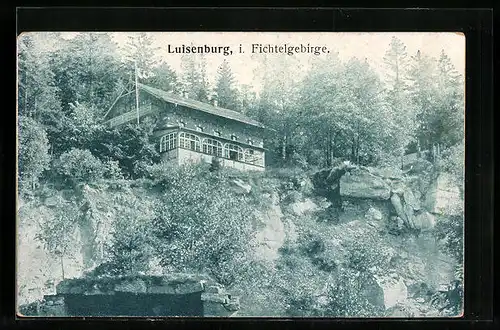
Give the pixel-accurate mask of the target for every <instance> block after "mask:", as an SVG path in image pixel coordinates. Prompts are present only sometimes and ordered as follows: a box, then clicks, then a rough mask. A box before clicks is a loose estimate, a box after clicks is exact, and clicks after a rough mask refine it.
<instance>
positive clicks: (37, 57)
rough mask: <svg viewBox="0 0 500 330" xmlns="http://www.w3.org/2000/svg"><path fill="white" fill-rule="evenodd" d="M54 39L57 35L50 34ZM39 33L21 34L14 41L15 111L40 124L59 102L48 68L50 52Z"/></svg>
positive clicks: (56, 108)
mask: <svg viewBox="0 0 500 330" xmlns="http://www.w3.org/2000/svg"><path fill="white" fill-rule="evenodd" d="M53 37H54V40H57V39H56V38H57V35H53ZM45 41H46V38H45V36H44V35H43V34H39V33H37V34H32V33H30V34H23V35H22V36H20V37H19V39H18V77H19V78H18V81H19V93H18V106H19V108H18V111H19V114H20V115H25V116H28V117H31V118H37V119H38V120H41V121H43V120H44V118H45V117H46V116H47V115H50V114H51V113H57V112H59V109H60V102H59V100H58V99H57V93H58V88H57V86H56V85H55V74H54V72H53V70H52V67H51V65H50V52H51V51H53V49H51V48H50V47H48V46H47V45H46V44H45Z"/></svg>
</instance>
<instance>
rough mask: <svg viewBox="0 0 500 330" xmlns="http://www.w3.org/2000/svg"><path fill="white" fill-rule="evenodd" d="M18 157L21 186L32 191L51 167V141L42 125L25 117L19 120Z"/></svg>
mask: <svg viewBox="0 0 500 330" xmlns="http://www.w3.org/2000/svg"><path fill="white" fill-rule="evenodd" d="M18 157H19V159H18V165H19V168H18V170H19V183H20V186H21V188H25V187H26V186H27V187H31V189H32V188H34V186H35V184H36V183H37V182H38V178H39V177H40V175H41V174H42V173H43V171H45V170H46V169H47V168H48V166H49V161H50V156H49V140H48V139H47V134H46V132H45V130H44V129H43V127H42V126H41V125H40V124H38V123H37V122H36V121H34V120H33V119H31V118H28V117H24V116H21V117H20V118H19V151H18ZM26 183H28V185H26ZM22 191H24V189H22Z"/></svg>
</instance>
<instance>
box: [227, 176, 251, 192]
mask: <svg viewBox="0 0 500 330" xmlns="http://www.w3.org/2000/svg"><path fill="white" fill-rule="evenodd" d="M231 183H232V184H233V189H234V191H235V192H236V193H239V194H248V193H250V191H251V190H252V186H251V185H249V184H247V183H245V182H244V181H242V180H240V179H234V180H232V181H231Z"/></svg>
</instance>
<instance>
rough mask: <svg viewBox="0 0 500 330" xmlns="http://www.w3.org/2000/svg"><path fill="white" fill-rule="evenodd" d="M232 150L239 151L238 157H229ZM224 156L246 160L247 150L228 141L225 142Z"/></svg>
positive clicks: (240, 160) (241, 160)
mask: <svg viewBox="0 0 500 330" xmlns="http://www.w3.org/2000/svg"><path fill="white" fill-rule="evenodd" d="M231 151H236V152H237V159H231V158H230V157H229V155H230V152H231ZM224 158H227V159H231V160H237V161H239V162H244V161H245V152H244V150H243V148H242V147H240V146H239V145H236V144H232V143H226V144H224Z"/></svg>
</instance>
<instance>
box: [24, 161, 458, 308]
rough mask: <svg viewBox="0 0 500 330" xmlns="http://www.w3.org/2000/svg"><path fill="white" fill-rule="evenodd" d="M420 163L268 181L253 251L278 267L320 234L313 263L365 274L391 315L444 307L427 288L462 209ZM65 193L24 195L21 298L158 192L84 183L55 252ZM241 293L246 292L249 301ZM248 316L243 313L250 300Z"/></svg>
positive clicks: (436, 280) (44, 287) (82, 263)
mask: <svg viewBox="0 0 500 330" xmlns="http://www.w3.org/2000/svg"><path fill="white" fill-rule="evenodd" d="M419 166H420V169H419V171H420V172H418V171H416V170H415V168H413V169H412V171H409V172H406V173H403V172H402V171H399V170H393V169H378V168H369V167H357V166H352V165H350V164H348V163H346V164H343V165H341V166H339V167H337V168H333V169H327V170H323V171H319V172H316V173H315V174H313V175H311V176H301V177H293V176H292V177H288V178H279V179H276V178H274V179H272V180H271V181H269V180H268V181H267V183H266V184H267V189H266V191H265V192H264V193H262V194H261V195H260V196H259V199H260V200H261V202H262V203H261V204H260V205H261V206H259V207H256V209H255V214H256V219H257V226H256V229H255V235H254V239H253V242H252V244H253V251H254V252H253V253H254V259H255V260H257V261H258V262H260V263H262V264H266V265H268V266H266V267H268V268H269V269H273V271H274V272H279V270H278V269H275V265H276V263H277V261H278V260H280V258H281V256H282V250H283V248H287V247H288V248H289V247H294V246H298V245H300V244H303V242H304V241H307V240H311V237H313V238H314V237H316V241H318V242H321V246H320V248H319V249H318V250H317V251H316V252H314V255H313V256H312V257H311V258H312V259H311V260H312V262H313V264H314V265H315V267H319V268H318V269H319V270H320V271H322V272H326V273H328V274H330V273H331V274H334V270H335V269H338V268H348V269H352V270H354V273H356V272H358V273H360V274H363V276H365V277H366V280H365V282H366V283H365V285H364V289H363V292H365V294H366V296H367V297H368V298H370V299H374V301H376V303H377V304H378V305H379V306H380V308H382V309H383V310H386V315H387V316H400V315H406V316H411V315H413V316H432V315H439V314H438V313H437V311H436V309H435V308H434V309H433V308H431V307H430V302H429V299H430V296H429V292H436V290H437V289H438V288H439V286H440V285H441V284H443V283H448V282H449V281H451V280H452V278H453V270H454V261H453V260H451V259H450V257H448V256H446V255H444V254H443V253H442V252H440V250H439V249H438V244H439V243H438V242H437V241H436V239H435V238H434V236H433V235H432V231H433V228H434V227H435V225H436V223H437V222H438V221H439V219H440V218H442V217H446V216H448V215H456V214H459V213H460V212H462V210H463V209H462V208H461V205H462V203H463V201H462V199H461V196H460V193H459V189H458V187H455V186H454V185H453V184H452V182H451V181H450V180H447V179H446V177H444V178H443V176H435V177H433V176H432V175H431V174H430V173H431V172H432V169H430V167H431V165H430V164H425V163H424V164H419ZM422 176H423V177H424V178H422ZM262 182H263V181H259V180H253V181H252V180H245V179H238V180H237V182H235V183H234V187H235V193H237V194H250V192H253V191H255V190H258V188H259V185H261V184H263V183H262ZM269 182H271V183H269ZM125 186H127V185H125ZM62 196H63V194H62V193H60V192H56V193H54V194H53V195H52V196H50V198H47V199H45V200H42V201H38V202H35V201H31V202H22V203H20V208H19V215H20V217H19V219H20V220H19V249H18V267H19V268H18V281H19V284H18V285H19V286H18V288H19V297H20V300H19V302H20V303H21V304H22V303H25V302H30V301H33V300H36V299H39V298H41V297H42V296H43V295H44V294H53V293H54V288H55V284H57V283H58V282H59V281H60V280H62V278H63V274H62V271H63V270H64V277H65V278H75V277H80V276H82V275H83V273H84V272H85V271H86V270H90V269H92V268H93V267H94V266H95V265H97V264H99V262H100V261H101V260H102V258H103V255H102V253H103V252H102V251H103V246H104V244H105V242H106V241H107V239H108V237H109V235H110V228H111V224H112V221H113V219H114V218H116V217H118V216H120V214H121V213H120V212H123V208H127V207H137V205H141V206H140V207H142V208H144V210H143V211H144V212H142V213H143V214H144V216H145V217H147V216H152V214H151V212H152V207H151V205H152V203H154V200H155V196H154V193H151V192H150V191H148V190H147V189H142V188H141V189H131V188H130V187H129V186H128V188H127V187H122V188H119V187H118V188H116V187H114V188H113V187H111V186H109V185H107V186H105V187H89V186H86V187H83V189H82V194H81V196H80V197H79V201H80V202H81V205H82V206H84V207H82V208H81V209H80V210H79V212H80V214H79V216H80V221H79V225H78V226H76V227H75V229H74V232H72V233H70V235H73V236H74V239H73V242H72V244H70V247H69V249H68V251H67V252H66V253H65V254H64V255H63V256H61V257H58V256H56V255H54V254H53V253H49V252H48V250H47V249H46V248H45V247H44V246H43V244H41V243H40V241H39V240H38V239H37V234H39V233H40V232H41V226H43V224H44V223H45V222H46V220H47V219H50V218H51V217H54V216H56V215H55V213H54V210H53V209H54V208H55V207H56V206H57V205H58V203H60V201H58V199H61V198H62V199H64V198H63V197H62ZM111 196H112V198H111V199H110V197H111ZM134 201H140V203H138V204H136V203H135V202H134ZM134 205H135V206H134ZM264 205H265V206H264ZM311 235H312V236H311ZM313 241H314V240H313ZM360 265H362V266H360ZM359 267H361V268H359ZM358 268H359V269H358ZM158 273H161V271H158ZM311 276H312V277H314V271H313V274H312V275H311ZM329 276H330V275H329ZM328 278H329V277H328V276H326V277H318V278H317V279H311V281H316V280H317V281H316V282H318V283H317V284H318V290H320V289H319V288H321V287H324V286H325V285H326V284H327V282H328V281H330V280H329V279H328ZM269 285H272V283H270V284H269ZM321 290H323V289H321ZM321 290H320V291H321ZM320 291H318V292H316V293H315V294H313V293H311V295H315V296H317V297H318V298H317V299H318V301H317V304H319V305H321V304H322V300H321V299H325V292H324V291H321V292H320ZM244 300H245V296H243V297H242V305H243V306H244V305H245V301H244ZM260 303H262V304H265V303H266V301H261V302H260ZM275 312H276V314H278V315H279V314H280V313H283V312H279V311H275ZM241 315H243V316H244V315H245V310H244V308H242V311H241Z"/></svg>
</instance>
